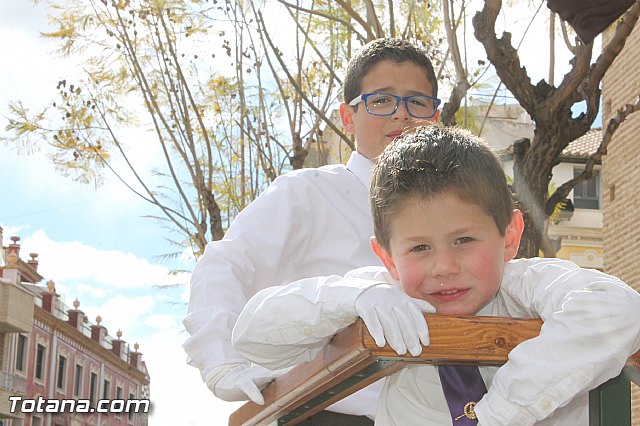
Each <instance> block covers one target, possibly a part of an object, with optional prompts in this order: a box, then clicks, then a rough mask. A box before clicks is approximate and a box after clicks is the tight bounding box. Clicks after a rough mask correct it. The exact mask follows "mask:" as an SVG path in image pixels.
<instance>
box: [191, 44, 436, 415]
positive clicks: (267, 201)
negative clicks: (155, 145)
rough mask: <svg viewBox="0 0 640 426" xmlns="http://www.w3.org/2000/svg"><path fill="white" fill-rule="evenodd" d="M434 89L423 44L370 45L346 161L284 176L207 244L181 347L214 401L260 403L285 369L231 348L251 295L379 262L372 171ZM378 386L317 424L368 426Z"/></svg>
mask: <svg viewBox="0 0 640 426" xmlns="http://www.w3.org/2000/svg"><path fill="white" fill-rule="evenodd" d="M437 91H438V84H437V81H436V77H435V73H434V71H433V66H432V65H431V62H430V60H429V58H428V56H427V54H426V52H424V51H423V50H421V49H420V48H418V47H416V46H415V45H412V44H411V43H408V42H406V41H402V40H397V39H379V40H375V41H373V42H371V43H369V44H367V45H366V46H364V47H363V49H362V50H361V51H360V52H359V53H358V54H357V55H356V56H355V57H354V58H352V60H351V61H350V62H349V65H348V67H347V72H346V76H345V79H344V88H343V100H344V102H343V103H342V105H341V106H340V114H341V117H342V122H343V125H344V128H345V130H346V132H347V133H349V134H353V135H354V136H355V144H356V151H355V152H353V153H352V155H351V157H350V159H349V161H348V162H347V165H346V167H345V166H342V165H332V166H325V167H320V168H318V169H303V170H296V171H293V172H291V173H288V174H286V175H283V176H280V177H278V178H277V179H276V180H275V181H274V182H273V183H272V184H271V185H270V186H269V188H268V189H267V190H266V191H265V192H264V193H263V194H261V195H260V196H259V197H258V198H257V199H256V200H255V201H254V202H252V203H251V204H250V205H249V206H248V207H247V208H245V209H244V210H243V211H242V212H241V213H240V214H239V215H238V216H237V217H236V219H235V220H234V222H233V224H232V225H231V226H230V227H229V229H228V230H227V232H226V234H225V237H224V239H222V240H221V241H215V242H212V243H210V244H209V245H208V246H207V249H206V251H205V254H204V255H203V256H202V257H201V258H200V259H199V261H198V263H197V264H196V267H195V268H194V270H193V274H192V277H191V294H190V299H189V308H188V313H187V316H186V317H185V318H184V320H183V323H184V325H185V328H186V329H187V331H188V332H189V334H190V337H189V338H188V339H187V340H186V341H185V343H184V344H183V347H184V349H185V351H186V352H187V354H188V362H189V363H190V364H191V365H193V366H195V367H197V368H199V369H200V373H201V376H202V378H203V380H204V381H205V382H206V384H207V386H208V387H209V389H210V390H211V391H212V392H213V393H214V394H215V395H216V396H217V397H219V398H221V399H224V400H227V401H236V400H247V399H251V400H253V401H254V402H256V403H259V404H260V403H263V402H264V400H263V398H262V395H261V393H260V389H261V388H262V387H264V385H265V384H266V383H268V382H269V381H270V380H272V379H273V378H274V377H275V376H277V375H278V374H279V372H275V373H274V372H271V371H268V370H266V369H264V368H262V367H259V366H256V365H251V364H250V363H249V362H248V361H247V360H246V359H245V358H244V357H242V356H241V355H240V354H239V353H238V352H236V351H235V349H234V348H233V346H232V345H231V332H232V329H233V326H234V324H235V322H236V319H237V318H238V315H239V314H240V311H241V310H242V308H243V307H244V305H245V303H246V302H247V300H248V299H249V298H250V297H251V296H253V295H254V294H255V293H256V292H258V291H259V290H261V289H264V288H267V287H271V286H276V285H283V284H288V283H291V282H293V281H296V280H299V279H302V278H309V277H320V276H325V275H330V274H344V273H345V272H347V271H348V270H351V269H354V268H357V267H361V266H365V265H371V264H378V265H379V261H378V260H377V258H376V257H375V255H374V254H373V253H372V252H371V250H370V247H369V237H370V235H371V234H372V232H373V227H372V221H371V213H370V211H369V207H368V189H369V181H370V177H371V168H372V166H373V162H374V160H375V159H376V158H377V157H378V155H380V153H381V152H382V150H383V149H384V147H385V146H386V145H388V144H389V143H390V142H391V141H392V140H393V139H394V138H395V137H396V136H398V135H400V134H401V133H402V131H403V130H404V129H405V128H407V127H411V126H413V125H414V123H415V122H417V121H424V120H435V119H436V116H437V108H438V105H439V103H440V101H439V100H438V99H436V96H437ZM380 388H381V384H378V385H376V384H374V385H371V386H370V387H369V388H366V389H363V390H362V391H360V392H358V393H357V394H354V395H353V396H352V397H350V398H347V399H345V400H343V401H341V402H340V403H338V404H335V405H334V406H332V407H329V409H328V410H330V412H321V413H319V414H318V415H316V416H314V418H312V424H314V425H319V424H326V425H332V426H339V425H342V424H344V425H354V426H357V425H370V424H372V421H371V420H370V419H372V418H373V417H374V414H375V407H376V404H377V400H378V394H379V390H380ZM334 413H343V414H342V415H341V414H334ZM344 414H347V416H345V415H344Z"/></svg>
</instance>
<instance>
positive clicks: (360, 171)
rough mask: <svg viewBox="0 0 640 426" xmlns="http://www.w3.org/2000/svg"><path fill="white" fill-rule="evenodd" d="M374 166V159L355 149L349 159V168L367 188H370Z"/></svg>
mask: <svg viewBox="0 0 640 426" xmlns="http://www.w3.org/2000/svg"><path fill="white" fill-rule="evenodd" d="M372 168H373V161H371V160H370V159H368V158H367V157H365V156H364V155H362V154H360V153H359V152H357V151H353V152H352V153H351V157H349V161H347V169H348V170H349V171H350V172H351V173H353V174H354V176H355V177H357V178H358V179H359V180H360V182H362V184H363V185H364V186H365V187H366V188H367V189H369V186H370V185H371V171H372V170H371V169H372Z"/></svg>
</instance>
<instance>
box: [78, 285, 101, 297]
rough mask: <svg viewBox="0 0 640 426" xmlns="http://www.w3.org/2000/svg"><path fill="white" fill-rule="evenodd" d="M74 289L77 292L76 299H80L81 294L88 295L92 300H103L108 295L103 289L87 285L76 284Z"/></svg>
mask: <svg viewBox="0 0 640 426" xmlns="http://www.w3.org/2000/svg"><path fill="white" fill-rule="evenodd" d="M75 289H76V291H77V292H78V295H77V297H80V296H82V295H83V294H88V295H90V296H91V297H93V298H103V297H105V296H106V295H107V294H108V293H109V290H107V289H105V288H101V287H96V286H92V285H88V284H78V285H76V287H75Z"/></svg>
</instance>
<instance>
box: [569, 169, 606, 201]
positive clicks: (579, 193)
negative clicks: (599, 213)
mask: <svg viewBox="0 0 640 426" xmlns="http://www.w3.org/2000/svg"><path fill="white" fill-rule="evenodd" d="M583 170H584V169H580V168H574V169H573V177H577V176H578V175H580V174H581V173H582V171H583ZM573 205H574V206H575V207H576V208H577V209H599V208H600V170H594V171H593V177H591V179H589V180H586V181H584V182H582V183H580V184H578V185H576V186H575V188H573Z"/></svg>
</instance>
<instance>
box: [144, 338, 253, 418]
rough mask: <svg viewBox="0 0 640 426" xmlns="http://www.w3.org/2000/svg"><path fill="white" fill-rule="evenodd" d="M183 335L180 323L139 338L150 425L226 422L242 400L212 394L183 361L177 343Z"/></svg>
mask: <svg viewBox="0 0 640 426" xmlns="http://www.w3.org/2000/svg"><path fill="white" fill-rule="evenodd" d="M185 338H186V336H185V334H184V333H183V331H182V328H181V327H173V328H166V329H164V330H161V331H158V332H157V333H155V334H150V335H149V336H147V337H145V338H144V339H143V340H142V341H141V342H140V351H141V352H143V358H142V359H143V360H144V361H145V362H146V364H147V368H148V370H149V375H150V377H151V403H152V412H151V416H150V422H149V423H150V424H152V425H154V426H170V425H184V426H201V425H210V426H226V425H227V424H228V422H229V415H230V414H231V413H232V412H233V411H234V410H236V409H237V408H238V407H239V406H240V405H242V403H239V402H238V403H233V402H224V401H222V400H219V399H217V398H215V397H214V396H213V394H212V393H211V392H210V391H209V390H208V389H207V387H206V386H205V384H204V382H203V381H202V379H201V378H200V374H199V372H198V370H197V369H195V368H193V367H191V366H189V365H187V363H186V354H185V353H184V351H183V350H182V347H181V346H180V344H181V342H182V341H183V340H184V339H185Z"/></svg>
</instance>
